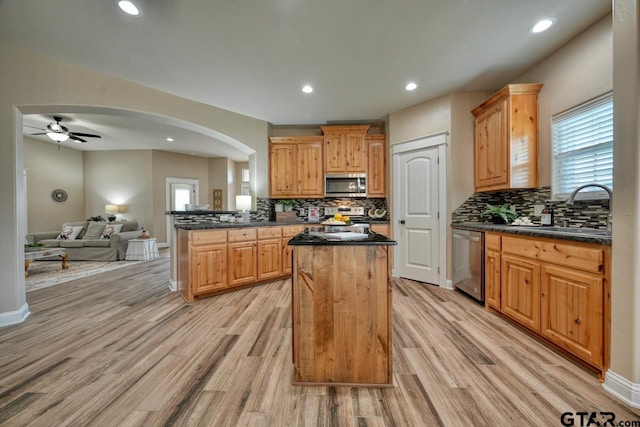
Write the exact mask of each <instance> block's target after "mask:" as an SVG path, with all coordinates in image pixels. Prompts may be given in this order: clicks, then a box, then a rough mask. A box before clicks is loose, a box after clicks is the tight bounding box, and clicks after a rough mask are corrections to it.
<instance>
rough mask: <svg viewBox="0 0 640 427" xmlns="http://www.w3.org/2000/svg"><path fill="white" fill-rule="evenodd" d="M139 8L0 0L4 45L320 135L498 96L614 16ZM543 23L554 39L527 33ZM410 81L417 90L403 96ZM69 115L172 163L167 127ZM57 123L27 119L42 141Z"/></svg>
mask: <svg viewBox="0 0 640 427" xmlns="http://www.w3.org/2000/svg"><path fill="white" fill-rule="evenodd" d="M137 2H138V4H139V5H140V7H141V9H142V10H143V15H142V16H140V17H131V16H128V15H125V14H123V13H122V12H121V11H120V10H119V9H118V8H117V6H116V4H115V1H114V0H102V1H91V2H88V1H86V0H59V1H42V0H0V42H2V43H5V44H8V45H13V46H16V47H20V48H24V49H27V50H31V51H35V52H39V53H41V54H45V55H49V56H52V57H56V58H58V59H61V60H63V61H66V62H69V63H74V64H78V65H80V66H83V67H87V68H90V69H94V70H98V71H101V72H104V73H108V74H111V75H114V76H117V77H121V78H124V79H127V80H130V81H134V82H138V83H141V84H144V85H146V86H150V87H153V88H156V89H159V90H162V91H165V92H168V93H171V94H175V95H178V96H182V97H185V98H189V99H192V100H195V101H198V102H202V103H206V104H210V105H214V106H216V107H220V108H224V109H227V110H231V111H235V112H238V113H241V114H245V115H248V116H251V117H255V118H258V119H262V120H266V121H268V122H270V123H272V124H275V125H285V124H297V125H304V124H325V123H327V122H333V121H341V122H348V121H353V122H356V121H362V120H377V119H381V118H383V117H384V116H386V115H387V114H389V113H390V112H394V111H398V110H401V109H403V108H406V107H409V106H411V105H415V104H418V103H420V102H424V101H426V100H429V99H433V98H436V97H438V96H441V95H444V94H447V93H450V92H453V91H467V90H495V89H499V88H500V87H502V86H503V85H504V84H506V83H508V82H509V81H510V80H511V79H514V78H516V77H517V76H519V75H520V74H522V73H523V72H524V71H525V70H527V69H528V68H530V67H531V66H533V65H534V64H536V63H537V62H539V61H540V60H542V59H544V58H545V57H546V56H547V55H549V54H550V53H551V52H553V51H554V50H556V49H558V48H559V47H560V46H562V45H563V44H564V43H566V42H567V41H569V40H570V39H572V38H573V37H575V36H576V35H577V34H579V33H580V32H582V31H583V30H585V29H586V28H587V27H588V26H590V25H591V24H593V23H594V22H595V21H597V20H598V19H600V18H602V17H603V16H605V15H606V14H607V13H609V12H610V11H611V0H400V1H389V0H322V1H320V0H270V1H265V0H238V1H229V0H191V1H177V0H137ZM549 16H551V17H554V18H556V20H557V23H556V25H555V26H553V27H552V28H551V29H550V30H548V31H547V32H545V33H541V34H537V35H534V34H531V33H530V32H529V29H530V28H531V26H532V25H533V24H534V23H535V22H536V21H537V20H538V19H540V18H543V17H549ZM408 81H414V82H416V83H417V84H418V89H417V90H415V91H413V92H407V91H405V90H404V85H405V84H406V83H407V82H408ZM304 84H311V85H312V86H313V87H314V89H315V90H314V92H313V93H311V94H304V93H302V92H301V90H300V89H301V87H302V85H304ZM51 115H53V114H51ZM63 116H64V117H65V119H69V120H68V121H66V120H65V122H64V123H63V124H66V125H67V126H68V127H69V129H70V130H71V131H74V130H75V131H79V132H88V133H99V134H103V135H104V138H103V140H102V141H101V145H99V146H98V147H101V148H103V147H105V146H108V147H111V148H110V149H113V147H118V148H120V149H124V148H151V147H153V148H159V149H167V150H169V151H176V150H175V149H171V148H170V147H167V146H166V142H165V141H164V139H165V138H166V137H167V136H169V134H170V133H171V132H172V131H171V129H172V127H171V126H167V127H165V126H164V125H163V124H162V123H157V122H151V123H144V122H145V120H142V119H140V118H138V119H137V120H127V117H123V116H116V117H111V118H110V117H107V116H105V115H101V114H91V115H86V114H77V115H75V114H71V113H67V114H63ZM32 119H33V121H32ZM50 120H51V119H50V118H49V115H47V117H43V116H40V117H33V118H31V117H27V118H25V122H28V124H30V125H35V126H37V127H41V128H42V127H45V126H46V124H47V123H48V122H49V121H50ZM76 125H77V127H76ZM174 129H175V128H174ZM28 130H30V129H27V131H28ZM181 132H188V134H185V135H182V134H181ZM174 134H175V135H177V136H178V137H179V138H183V137H184V138H186V139H187V140H188V142H181V143H180V148H181V150H182V151H181V152H186V153H195V154H198V155H208V156H213V157H215V156H218V155H217V154H215V153H212V152H210V151H211V150H209V149H207V146H211V145H212V144H211V139H210V138H209V137H206V138H208V139H207V141H208V143H207V144H204V143H203V142H202V141H198V135H196V134H194V133H192V132H189V131H181V130H175V131H174ZM111 137H113V139H111ZM176 141H179V140H178V139H177V138H176ZM117 144H122V145H117ZM192 144H193V145H192ZM220 144H222V143H220ZM93 145H95V143H94V142H93V141H92V142H91V143H88V144H84V145H83V147H85V148H87V147H88V149H93V148H92V147H90V146H93ZM201 148H203V149H204V151H205V153H202V152H200V149H201ZM214 151H216V150H214ZM221 155H223V156H229V157H232V158H233V155H234V154H229V153H227V154H221ZM235 155H237V156H239V157H244V159H246V154H245V153H240V152H238V153H235Z"/></svg>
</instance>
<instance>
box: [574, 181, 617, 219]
mask: <svg viewBox="0 0 640 427" xmlns="http://www.w3.org/2000/svg"><path fill="white" fill-rule="evenodd" d="M587 187H599V188H602V189H603V190H605V191H606V192H607V194H608V195H609V215H608V216H607V229H608V230H611V223H612V222H613V216H612V214H611V211H612V210H613V191H611V189H610V188H609V187H607V186H606V185H603V184H598V183H595V182H594V183H591V184H585V185H581V186H580V187H578V188H576V189H575V190H573V192H572V193H571V195H570V196H569V198H568V199H567V202H566V203H567V204H568V205H573V202H574V199H575V198H576V194H578V192H579V191H580V190H582V189H583V188H587Z"/></svg>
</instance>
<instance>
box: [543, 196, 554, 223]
mask: <svg viewBox="0 0 640 427" xmlns="http://www.w3.org/2000/svg"><path fill="white" fill-rule="evenodd" d="M553 223H554V218H553V206H551V202H550V201H548V200H547V202H546V203H545V204H544V209H542V214H541V215H540V225H542V226H543V227H553Z"/></svg>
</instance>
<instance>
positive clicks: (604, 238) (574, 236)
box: [451, 222, 611, 245]
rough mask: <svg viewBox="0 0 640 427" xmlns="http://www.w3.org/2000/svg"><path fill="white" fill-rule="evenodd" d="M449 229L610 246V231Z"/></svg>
mask: <svg viewBox="0 0 640 427" xmlns="http://www.w3.org/2000/svg"><path fill="white" fill-rule="evenodd" d="M451 228H455V229H458V230H471V231H494V232H497V233H507V234H517V235H520V236H532V237H546V238H550V239H561V240H572V241H574V242H586V243H597V244H601V245H611V230H603V229H596V228H577V227H535V226H526V225H497V224H490V223H486V222H461V223H453V224H451Z"/></svg>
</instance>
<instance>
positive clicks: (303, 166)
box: [289, 142, 324, 197]
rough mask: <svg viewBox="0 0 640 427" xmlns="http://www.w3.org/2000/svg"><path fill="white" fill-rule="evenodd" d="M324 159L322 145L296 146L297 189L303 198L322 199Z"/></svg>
mask: <svg viewBox="0 0 640 427" xmlns="http://www.w3.org/2000/svg"><path fill="white" fill-rule="evenodd" d="M323 163H324V158H323V154H322V143H320V142H318V143H301V144H298V146H297V162H296V163H295V166H294V165H292V164H290V165H289V167H290V168H293V167H296V166H297V174H296V175H297V178H298V183H297V189H296V192H297V194H298V195H300V196H304V197H324V169H323Z"/></svg>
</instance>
